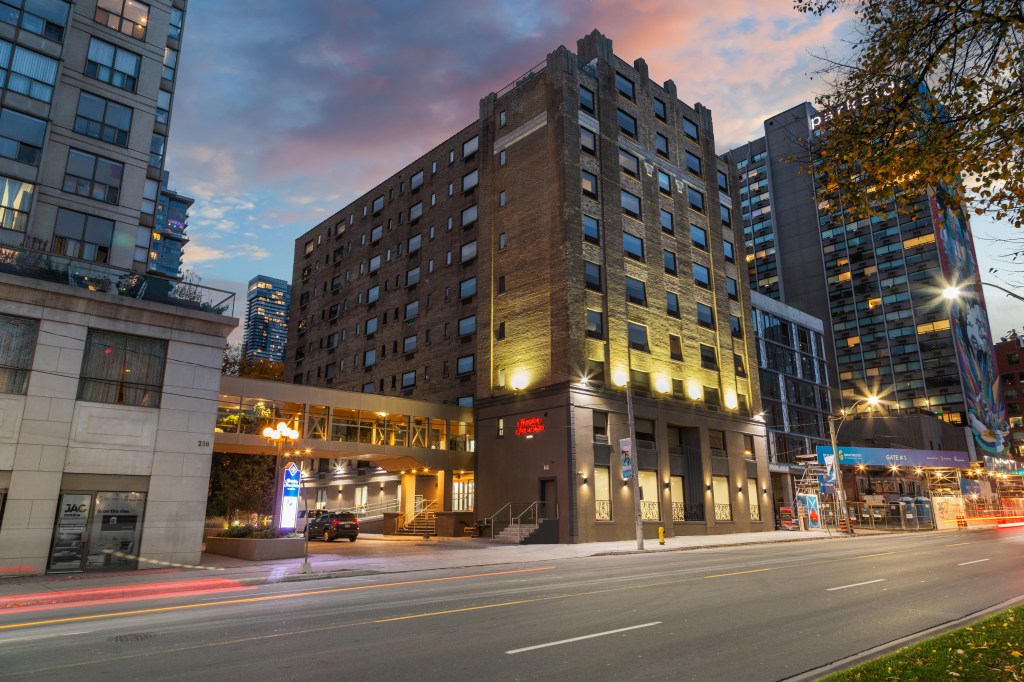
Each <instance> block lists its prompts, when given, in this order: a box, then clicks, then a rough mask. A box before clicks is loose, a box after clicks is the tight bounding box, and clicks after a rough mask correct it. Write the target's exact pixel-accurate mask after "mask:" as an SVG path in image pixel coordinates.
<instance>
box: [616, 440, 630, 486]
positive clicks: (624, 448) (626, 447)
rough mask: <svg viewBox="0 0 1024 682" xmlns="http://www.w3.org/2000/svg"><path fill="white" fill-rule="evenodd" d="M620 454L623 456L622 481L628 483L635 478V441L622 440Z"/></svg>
mask: <svg viewBox="0 0 1024 682" xmlns="http://www.w3.org/2000/svg"><path fill="white" fill-rule="evenodd" d="M619 452H620V453H621V455H622V480H624V481H628V480H629V479H631V478H633V439H632V438H623V439H622V440H620V441H619Z"/></svg>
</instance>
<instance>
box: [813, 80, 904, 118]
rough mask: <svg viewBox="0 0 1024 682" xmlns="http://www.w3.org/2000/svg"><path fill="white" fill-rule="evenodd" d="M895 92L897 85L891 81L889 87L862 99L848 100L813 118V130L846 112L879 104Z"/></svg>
mask: <svg viewBox="0 0 1024 682" xmlns="http://www.w3.org/2000/svg"><path fill="white" fill-rule="evenodd" d="M895 92H896V83H895V82H893V81H889V84H888V85H885V86H883V87H880V88H878V89H876V90H873V91H871V92H869V93H866V94H864V95H861V96H860V97H856V98H853V99H848V100H846V101H844V102H843V103H842V104H840V105H839V106H837V107H835V108H834V109H829V110H828V111H826V112H824V113H821V114H818V115H817V116H812V117H811V130H817V129H818V128H819V127H820V126H821V125H822V124H823V123H828V122H829V121H832V120H833V119H835V118H836V117H838V116H841V115H842V113H843V112H844V111H845V112H847V113H849V112H851V111H856V110H857V109H860V108H861V107H866V106H868V105H869V104H871V103H872V102H878V101H880V100H883V99H885V98H887V97H891V96H892V95H893V94H894V93H895Z"/></svg>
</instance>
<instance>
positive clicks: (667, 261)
mask: <svg viewBox="0 0 1024 682" xmlns="http://www.w3.org/2000/svg"><path fill="white" fill-rule="evenodd" d="M661 259H662V261H663V263H664V265H665V272H666V274H669V275H673V276H674V275H675V274H676V254H674V253H672V252H671V251H669V250H667V249H666V250H664V251H662V256H661Z"/></svg>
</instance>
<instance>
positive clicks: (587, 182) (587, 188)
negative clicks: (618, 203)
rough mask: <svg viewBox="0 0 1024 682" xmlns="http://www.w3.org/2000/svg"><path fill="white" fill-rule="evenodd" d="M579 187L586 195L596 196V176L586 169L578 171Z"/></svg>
mask: <svg viewBox="0 0 1024 682" xmlns="http://www.w3.org/2000/svg"><path fill="white" fill-rule="evenodd" d="M580 187H581V188H582V189H583V193H584V194H585V195H587V196H588V197H595V198H596V197H597V176H596V175H594V174H593V173H590V172H588V171H580Z"/></svg>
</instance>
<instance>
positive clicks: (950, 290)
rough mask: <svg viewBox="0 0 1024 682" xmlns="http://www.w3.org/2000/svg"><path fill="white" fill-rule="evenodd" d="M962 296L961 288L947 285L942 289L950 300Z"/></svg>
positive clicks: (945, 296) (944, 296)
mask: <svg viewBox="0 0 1024 682" xmlns="http://www.w3.org/2000/svg"><path fill="white" fill-rule="evenodd" d="M959 296H960V289H958V288H957V287H946V288H945V289H943V290H942V297H943V298H948V299H950V300H952V299H954V298H957V297H959Z"/></svg>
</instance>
